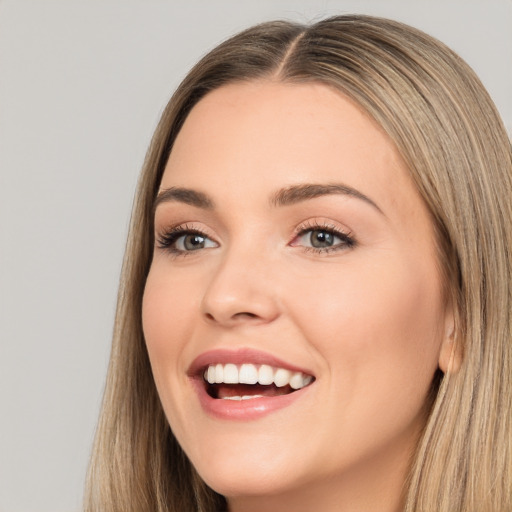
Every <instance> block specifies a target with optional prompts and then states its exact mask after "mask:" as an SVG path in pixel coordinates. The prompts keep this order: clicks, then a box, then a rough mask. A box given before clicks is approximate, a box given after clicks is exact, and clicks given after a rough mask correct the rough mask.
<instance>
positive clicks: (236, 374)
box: [204, 363, 313, 389]
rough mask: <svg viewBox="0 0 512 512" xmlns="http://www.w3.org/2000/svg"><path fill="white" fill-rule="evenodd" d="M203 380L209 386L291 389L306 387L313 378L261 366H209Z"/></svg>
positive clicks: (300, 373)
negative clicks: (231, 385) (242, 385)
mask: <svg viewBox="0 0 512 512" xmlns="http://www.w3.org/2000/svg"><path fill="white" fill-rule="evenodd" d="M204 379H205V380H206V381H207V382H208V383H209V384H263V385H269V384H275V385H276V386H277V387H278V388H281V387H283V386H286V385H287V384H289V385H290V387H291V388H292V389H301V388H303V387H304V386H307V385H308V384H309V383H310V382H311V380H312V379H313V377H311V375H306V374H304V373H302V372H291V371H290V370H286V369H284V368H274V367H272V366H269V365H266V364H262V365H261V366H259V368H258V367H257V366H256V365H254V364H242V365H236V364H231V363H230V364H221V363H219V364H211V365H209V366H208V368H207V369H206V370H205V371H204Z"/></svg>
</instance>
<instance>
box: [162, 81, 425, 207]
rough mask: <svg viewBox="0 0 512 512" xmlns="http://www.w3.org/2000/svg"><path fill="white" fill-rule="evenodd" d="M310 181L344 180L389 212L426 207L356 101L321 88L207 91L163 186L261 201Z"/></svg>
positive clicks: (270, 85)
mask: <svg viewBox="0 0 512 512" xmlns="http://www.w3.org/2000/svg"><path fill="white" fill-rule="evenodd" d="M310 182H325V183H330V182H343V183H345V184H346V185H348V186H350V187H353V188H356V189H360V190H361V191H362V192H363V193H364V194H366V195H368V196H370V197H372V196H373V197H375V198H376V200H377V201H380V202H381V204H382V206H383V209H384V210H385V209H386V208H388V209H389V208H391V209H392V207H393V206H396V204H397V202H398V203H399V204H400V208H402V209H404V208H405V209H409V210H410V209H411V208H412V209H413V210H414V209H416V208H418V207H421V204H420V203H422V201H421V198H420V197H419V195H418V193H417V191H416V189H415V187H414V186H413V184H412V180H411V178H410V175H409V172H408V170H407V168H406V166H405V164H404V162H403V161H402V159H401V158H400V156H399V154H398V152H397V151H396V149H395V147H394V145H393V143H392V141H391V140H390V139H389V137H388V136H387V135H386V134H385V132H384V131H383V130H382V129H381V128H380V127H379V126H378V125H377V123H376V122H375V121H374V120H373V119H372V118H371V117H370V116H369V115H368V114H367V113H366V112H364V111H363V110H362V109H361V108H360V107H359V106H357V105H356V104H355V103H354V102H353V101H351V100H350V99H348V98H347V97H346V96H344V95H343V94H342V93H340V92H339V91H337V90H335V89H333V88H331V87H328V86H326V85H323V84H319V83H304V84H289V83H282V82H273V81H253V82H243V83H235V84H229V85H225V86H223V87H220V88H219V89H216V90H214V91H213V92H211V93H209V94H208V95H207V96H206V97H205V98H203V99H202V100H201V101H199V102H198V104H197V105H196V106H195V107H194V108H193V109H192V110H191V112H190V114H189V116H188V117H187V119H186V121H185V123H184V125H183V127H182V129H181V131H180V133H179V134H178V137H177V139H176V141H175V144H174V147H173V150H172V152H171V155H170V157H169V161H168V163H167V166H166V170H165V173H164V177H163V180H162V184H161V188H168V187H171V186H186V187H192V188H198V189H200V190H205V191H209V192H210V193H212V194H215V193H217V192H219V193H220V192H222V193H223V194H229V193H230V192H231V193H233V194H235V195H239V194H243V193H245V192H246V191H247V190H250V191H251V194H252V196H257V195H258V194H259V193H260V192H261V193H262V194H267V195H268V193H269V190H270V189H277V188H279V187H283V186H287V185H290V184H300V183H310ZM227 185H229V187H228V186H227Z"/></svg>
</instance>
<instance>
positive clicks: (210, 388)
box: [187, 348, 315, 421]
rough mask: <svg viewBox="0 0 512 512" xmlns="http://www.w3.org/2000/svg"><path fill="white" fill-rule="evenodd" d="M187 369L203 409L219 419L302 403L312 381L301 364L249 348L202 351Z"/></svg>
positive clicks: (258, 415) (250, 415) (244, 416)
mask: <svg viewBox="0 0 512 512" xmlns="http://www.w3.org/2000/svg"><path fill="white" fill-rule="evenodd" d="M187 373H188V376H189V378H190V381H191V383H192V385H193V388H194V389H195V391H196V394H197V397H198V399H199V402H200V404H201V406H202V408H203V410H204V411H205V412H206V413H207V414H208V415H211V416H214V417H216V418H218V419H222V420H247V421H250V420H257V419H259V418H262V417H263V416H266V415H267V414H269V413H272V412H274V411H278V410H280V409H283V408H287V407H289V406H291V405H292V404H294V403H296V402H297V401H300V402H301V403H302V402H303V400H304V399H302V398H301V397H305V396H306V395H310V393H308V392H307V391H308V389H309V388H310V387H311V385H312V384H313V383H314V382H315V376H314V375H313V374H311V373H310V372H308V371H307V370H305V369H304V368H299V367H297V366H294V365H292V364H289V363H287V362H285V361H283V360H281V359H279V358H276V357H274V356H272V355H271V354H267V353H264V352H261V351H259V350H253V349H250V348H242V349H239V350H226V349H217V350H211V351H208V352H205V353H203V354H201V355H200V356H198V357H197V358H196V359H195V360H194V361H193V363H192V364H191V365H190V368H189V370H188V372H187ZM306 403H308V404H309V401H308V402H306Z"/></svg>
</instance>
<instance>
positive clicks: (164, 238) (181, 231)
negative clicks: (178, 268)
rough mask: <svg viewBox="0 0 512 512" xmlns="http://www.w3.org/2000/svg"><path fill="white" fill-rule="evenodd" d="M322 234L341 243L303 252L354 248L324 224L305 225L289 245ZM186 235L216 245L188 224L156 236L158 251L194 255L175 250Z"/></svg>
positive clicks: (353, 243)
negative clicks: (333, 237) (306, 237)
mask: <svg viewBox="0 0 512 512" xmlns="http://www.w3.org/2000/svg"><path fill="white" fill-rule="evenodd" d="M314 231H319V232H324V233H327V234H330V235H333V236H335V237H336V238H339V239H340V240H341V243H338V244H336V245H333V246H331V247H321V248H320V247H304V246H302V249H303V250H304V251H305V252H313V253H315V254H328V253H332V252H337V251H342V250H347V249H351V248H353V247H355V246H356V240H355V239H354V237H353V235H352V233H350V232H344V231H342V230H340V229H339V228H337V227H335V226H333V225H331V224H324V223H308V224H306V225H302V226H300V227H299V228H298V229H297V230H296V232H295V234H294V237H293V240H292V242H290V245H292V246H293V247H297V246H298V245H293V244H294V242H295V241H296V240H298V239H300V238H301V237H303V236H304V235H306V234H307V233H309V232H314ZM186 235H198V236H200V237H202V238H204V239H207V240H210V241H213V242H214V243H216V242H215V241H214V240H213V239H212V238H211V237H210V236H209V235H207V234H206V233H205V232H204V231H201V230H199V229H196V228H194V227H191V226H189V225H188V224H185V225H180V226H176V227H174V228H171V229H169V230H168V231H164V232H163V233H161V234H159V235H158V236H157V239H156V242H157V246H158V248H159V249H163V250H166V251H168V252H169V253H170V254H171V255H173V256H189V255H191V254H192V253H194V252H195V251H194V250H190V251H186V250H182V249H177V248H176V245H175V244H176V242H177V241H178V239H180V238H181V237H183V236H186Z"/></svg>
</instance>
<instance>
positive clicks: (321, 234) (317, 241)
mask: <svg viewBox="0 0 512 512" xmlns="http://www.w3.org/2000/svg"><path fill="white" fill-rule="evenodd" d="M291 245H292V246H302V247H304V248H305V249H309V250H313V251H317V252H330V251H337V250H342V249H347V248H351V247H353V246H354V245H355V240H354V238H353V237H352V235H351V234H350V233H344V232H342V231H340V230H338V229H334V228H333V227H324V226H312V227H307V228H304V229H302V230H300V232H299V233H298V235H297V237H296V238H295V239H294V241H293V242H292V244H291Z"/></svg>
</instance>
